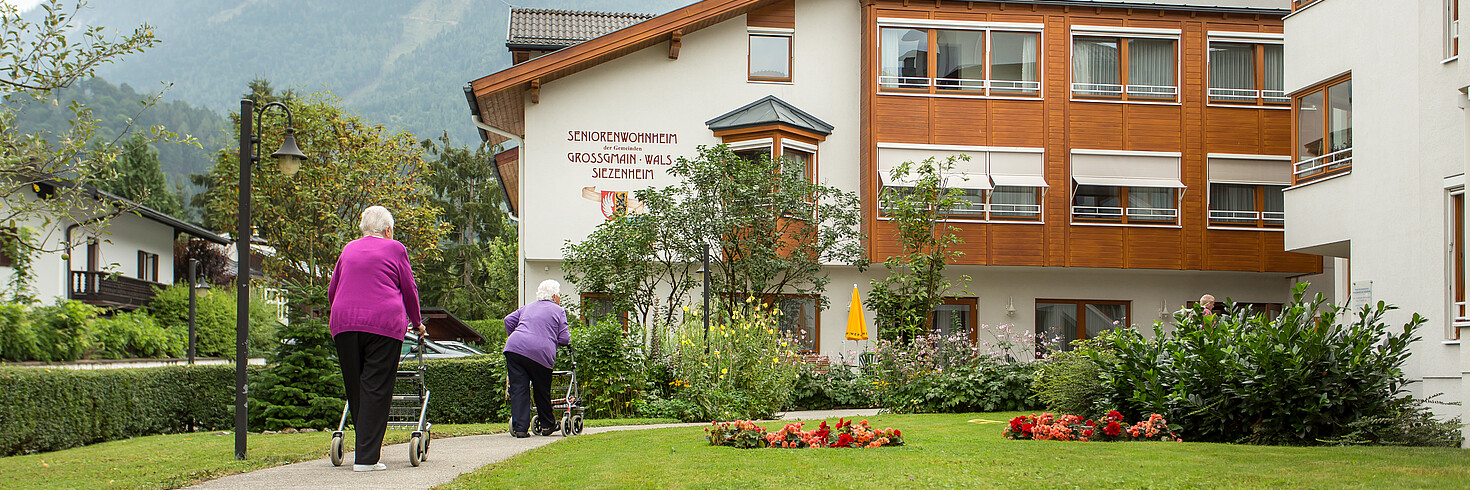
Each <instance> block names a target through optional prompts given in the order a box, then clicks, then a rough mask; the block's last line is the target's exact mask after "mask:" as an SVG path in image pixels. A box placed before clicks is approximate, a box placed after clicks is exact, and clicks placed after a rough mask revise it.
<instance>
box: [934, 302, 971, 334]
mask: <svg viewBox="0 0 1470 490" xmlns="http://www.w3.org/2000/svg"><path fill="white" fill-rule="evenodd" d="M978 305H979V301H978V300H976V299H975V298H944V304H941V305H939V306H938V307H937V308H934V311H933V313H931V314H930V316H929V321H930V325H932V326H931V329H932V331H933V332H934V333H936V334H939V335H940V336H944V337H949V336H952V335H964V336H965V338H967V339H970V342H975V340H976V339H975V334H976V330H975V325H976V320H975V319H976V318H978V310H979V308H978Z"/></svg>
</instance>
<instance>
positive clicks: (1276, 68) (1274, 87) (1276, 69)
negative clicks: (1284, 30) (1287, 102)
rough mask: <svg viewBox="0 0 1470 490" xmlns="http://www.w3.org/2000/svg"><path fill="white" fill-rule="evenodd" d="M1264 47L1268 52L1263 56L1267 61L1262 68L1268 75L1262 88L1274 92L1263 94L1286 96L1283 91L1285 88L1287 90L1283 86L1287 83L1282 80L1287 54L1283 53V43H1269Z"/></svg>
mask: <svg viewBox="0 0 1470 490" xmlns="http://www.w3.org/2000/svg"><path fill="white" fill-rule="evenodd" d="M1262 48H1264V49H1265V51H1266V54H1265V56H1264V57H1263V58H1264V61H1265V68H1263V69H1262V72H1264V73H1265V75H1266V86H1265V87H1262V89H1264V90H1269V91H1272V92H1273V93H1267V94H1263V95H1266V96H1268V97H1270V96H1274V97H1285V96H1286V93H1285V92H1283V90H1285V89H1284V88H1283V87H1285V86H1286V84H1285V83H1283V82H1282V80H1283V75H1282V73H1284V69H1283V66H1284V65H1285V59H1286V58H1285V55H1284V54H1283V53H1282V49H1281V45H1280V44H1267V45H1264V46H1262Z"/></svg>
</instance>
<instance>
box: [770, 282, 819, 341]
mask: <svg viewBox="0 0 1470 490" xmlns="http://www.w3.org/2000/svg"><path fill="white" fill-rule="evenodd" d="M767 301H774V303H775V305H776V308H777V309H779V310H780V311H781V318H780V322H779V324H780V329H781V332H782V333H785V334H786V335H789V336H791V338H792V339H795V341H796V347H797V349H796V350H797V351H799V352H816V351H817V346H818V343H817V337H818V336H819V335H821V328H820V325H821V322H820V320H819V317H818V316H817V297H816V296H797V295H780V296H776V297H774V298H772V299H769V300H767Z"/></svg>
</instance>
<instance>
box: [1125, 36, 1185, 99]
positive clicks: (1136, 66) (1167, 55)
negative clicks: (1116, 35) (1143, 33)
mask: <svg viewBox="0 0 1470 490" xmlns="http://www.w3.org/2000/svg"><path fill="white" fill-rule="evenodd" d="M1136 85H1144V86H1146V87H1135V86H1136ZM1128 86H1129V88H1128V95H1130V96H1134V95H1138V96H1155V97H1167V98H1173V97H1174V93H1175V92H1176V90H1175V89H1174V88H1173V87H1174V40H1172V39H1129V40H1128ZM1163 87H1169V88H1163Z"/></svg>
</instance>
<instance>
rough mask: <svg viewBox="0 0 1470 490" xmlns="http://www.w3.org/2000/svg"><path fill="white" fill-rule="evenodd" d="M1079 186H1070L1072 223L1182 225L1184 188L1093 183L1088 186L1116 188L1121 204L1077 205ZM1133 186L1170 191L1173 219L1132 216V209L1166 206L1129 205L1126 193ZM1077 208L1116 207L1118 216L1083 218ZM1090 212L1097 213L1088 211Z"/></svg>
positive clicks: (1080, 185) (1175, 226)
mask: <svg viewBox="0 0 1470 490" xmlns="http://www.w3.org/2000/svg"><path fill="white" fill-rule="evenodd" d="M1081 187H1082V184H1075V185H1073V186H1072V198H1071V200H1070V201H1069V206H1070V208H1071V210H1070V213H1069V214H1070V216H1071V217H1072V224H1074V225H1121V226H1158V227H1174V228H1177V227H1179V226H1182V224H1183V223H1184V221H1183V218H1184V210H1183V209H1181V205H1180V204H1181V203H1182V202H1183V201H1184V196H1183V193H1182V191H1183V190H1184V189H1177V188H1172V187H1147V186H1117V185H1114V186H1095V185H1089V186H1088V187H1111V188H1114V189H1118V203H1119V204H1122V206H1079V205H1077V190H1078V189H1079V188H1081ZM1134 187H1137V188H1141V189H1166V190H1168V191H1169V192H1171V193H1172V197H1173V199H1174V207H1173V208H1168V209H1173V210H1174V217H1173V219H1171V220H1162V219H1147V217H1132V215H1131V214H1130V213H1129V210H1132V209H1166V208H1135V207H1133V206H1129V205H1128V193H1129V191H1130V190H1131V189H1133V188H1134ZM1077 208H1094V209H1103V208H1116V209H1118V210H1119V214H1118V218H1116V219H1114V218H1097V217H1092V218H1085V217H1080V216H1078V211H1077ZM1090 214H1099V213H1090Z"/></svg>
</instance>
